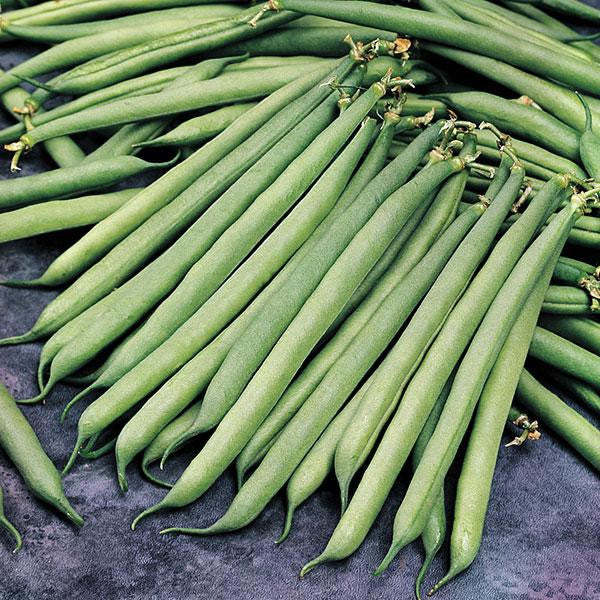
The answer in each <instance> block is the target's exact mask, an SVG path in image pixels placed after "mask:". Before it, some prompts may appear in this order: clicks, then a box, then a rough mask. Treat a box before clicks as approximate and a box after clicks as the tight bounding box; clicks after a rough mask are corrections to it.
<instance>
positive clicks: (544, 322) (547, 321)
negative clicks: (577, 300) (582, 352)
mask: <svg viewBox="0 0 600 600" xmlns="http://www.w3.org/2000/svg"><path fill="white" fill-rule="evenodd" d="M540 325H541V327H543V328H544V329H549V330H550V331H552V332H554V333H556V334H558V335H560V336H561V337H563V338H566V339H567V340H570V341H571V342H574V343H575V344H578V345H579V346H582V347H583V348H585V349H586V350H589V351H590V352H594V353H595V354H600V323H599V322H598V321H596V320H593V319H588V318H584V317H569V316H562V315H560V316H559V315H542V316H541V318H540Z"/></svg>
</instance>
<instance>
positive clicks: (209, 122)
mask: <svg viewBox="0 0 600 600" xmlns="http://www.w3.org/2000/svg"><path fill="white" fill-rule="evenodd" d="M253 106H255V103H253V102H246V103H242V104H232V105H231V106H224V107H223V108H218V109H217V110H213V111H211V112H209V113H206V114H205V115H202V116H200V117H194V118H193V119H189V120H188V121H184V122H183V123H181V124H180V125H178V126H177V127H175V129H172V130H171V131H168V132H167V133H165V134H163V135H161V136H159V137H156V138H154V139H152V140H148V141H146V142H140V143H139V144H137V146H139V147H145V146H152V147H164V146H187V145H192V146H194V145H199V144H201V143H202V142H205V141H206V140H209V139H211V138H213V137H214V136H215V135H217V134H219V133H221V132H222V131H223V130H224V129H226V128H227V127H229V125H231V123H233V121H235V120H236V119H237V118H238V117H239V116H241V115H243V114H244V113H245V112H247V111H248V110H249V109H250V108H252V107H253Z"/></svg>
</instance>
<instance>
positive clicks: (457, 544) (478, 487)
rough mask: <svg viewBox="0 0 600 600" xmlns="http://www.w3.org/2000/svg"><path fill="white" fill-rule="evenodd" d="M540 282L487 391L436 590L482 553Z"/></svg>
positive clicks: (543, 285) (471, 438)
mask: <svg viewBox="0 0 600 600" xmlns="http://www.w3.org/2000/svg"><path fill="white" fill-rule="evenodd" d="M547 271H548V269H546V272H547ZM539 279H540V281H539V282H538V283H536V285H535V288H534V290H533V291H532V293H531V296H530V297H529V300H528V302H527V304H526V305H525V307H524V310H523V311H522V312H521V314H520V315H519V316H518V318H517V320H516V322H515V324H514V325H513V327H512V329H511V331H510V333H509V335H508V337H507V339H506V341H505V342H504V346H503V347H502V350H501V351H500V353H499V354H498V358H497V360H496V363H495V364H494V367H493V369H492V370H491V372H490V375H489V377H488V380H487V382H486V384H485V387H484V388H483V391H482V392H481V398H480V399H479V404H478V407H477V412H476V413H475V418H474V421H473V424H472V426H471V432H470V435H469V442H468V445H467V451H466V454H465V459H464V461H463V465H462V468H461V472H460V478H459V480H458V485H457V488H456V502H455V509H454V522H453V525H452V536H451V539H450V568H449V570H448V573H447V574H446V575H445V576H444V577H443V578H442V579H441V580H440V582H439V583H437V584H436V585H435V587H434V588H433V589H434V590H438V589H439V588H440V587H442V586H443V585H445V584H446V583H448V582H449V581H450V580H451V579H453V578H454V577H456V576H457V575H458V574H459V573H460V572H462V571H464V570H465V569H466V568H467V567H468V566H469V565H470V564H471V563H472V562H473V561H474V560H475V557H476V556H477V553H478V551H479V547H480V545H481V539H482V537H483V526H484V523H485V515H486V512H487V507H488V502H489V498H490V493H491V487H492V479H493V476H494V470H495V467H496V461H497V458H498V451H499V448H500V441H501V438H502V433H503V431H504V424H505V422H506V419H507V417H508V412H509V409H510V407H511V404H512V402H513V398H514V395H515V391H516V389H517V384H518V382H519V375H520V373H521V370H522V369H523V365H524V364H525V359H526V358H527V350H528V348H529V343H530V342H531V337H532V336H533V330H534V328H535V323H536V321H537V319H538V316H539V313H540V308H541V303H542V301H543V298H544V295H545V292H546V287H547V285H548V281H547V277H546V278H544V277H543V274H542V276H540V278H539Z"/></svg>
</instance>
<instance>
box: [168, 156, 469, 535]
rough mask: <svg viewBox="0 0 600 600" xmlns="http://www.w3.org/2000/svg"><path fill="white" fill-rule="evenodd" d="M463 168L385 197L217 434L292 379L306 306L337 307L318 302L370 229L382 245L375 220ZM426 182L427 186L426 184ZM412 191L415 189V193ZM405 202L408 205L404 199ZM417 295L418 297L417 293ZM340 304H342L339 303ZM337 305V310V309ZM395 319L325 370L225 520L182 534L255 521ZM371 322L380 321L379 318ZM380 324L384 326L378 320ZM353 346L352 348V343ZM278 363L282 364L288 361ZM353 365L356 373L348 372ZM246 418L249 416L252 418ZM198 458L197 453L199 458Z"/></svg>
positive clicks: (437, 168)
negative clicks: (370, 342) (260, 390)
mask: <svg viewBox="0 0 600 600" xmlns="http://www.w3.org/2000/svg"><path fill="white" fill-rule="evenodd" d="M449 163H450V164H449ZM452 163H454V164H452ZM464 164H465V163H464V162H463V160H462V159H461V158H452V159H448V160H444V161H441V162H439V163H437V164H434V165H432V166H431V167H430V168H429V169H427V170H425V171H422V172H421V173H419V174H418V175H417V176H416V177H415V178H414V179H412V180H411V181H409V182H408V183H406V184H405V185H404V186H402V187H401V188H399V190H397V191H396V192H395V193H393V194H392V195H391V196H389V198H388V199H387V200H386V201H385V202H384V203H383V204H382V205H381V208H380V209H379V210H378V211H377V212H376V213H375V215H374V217H373V218H372V219H371V220H370V221H369V222H368V223H367V225H366V226H365V227H364V228H363V229H362V230H361V231H360V232H359V233H358V234H357V235H356V236H355V238H354V239H353V241H352V242H351V243H350V245H349V246H348V247H347V248H346V250H345V251H344V252H343V253H342V254H341V255H340V258H338V260H337V261H336V263H335V265H334V266H333V267H332V268H331V269H330V270H329V272H328V274H327V275H326V276H325V277H324V278H323V280H322V281H321V283H320V284H319V286H317V288H316V289H315V292H313V294H312V295H311V297H310V299H309V300H308V301H307V302H306V304H305V305H304V306H303V307H302V309H301V310H300V312H299V313H298V314H297V316H296V318H295V319H294V320H293V321H292V323H291V324H290V326H289V327H288V328H287V329H286V331H285V333H284V334H283V335H282V336H281V338H280V339H279V340H278V342H277V344H276V345H275V346H274V348H273V351H272V352H271V353H270V354H269V355H268V357H267V359H266V360H265V361H264V362H263V364H262V365H261V366H260V368H259V370H258V371H257V373H256V374H255V376H254V377H253V379H252V381H251V383H250V384H249V385H248V386H247V387H246V389H245V390H244V392H243V394H242V396H241V397H240V399H239V400H238V402H237V403H236V404H235V405H234V407H233V408H232V409H231V410H230V412H229V413H228V414H227V415H226V417H225V418H224V419H223V421H222V422H221V424H220V425H219V427H218V428H217V429H216V430H215V431H216V432H219V428H220V427H224V426H227V425H228V426H229V427H231V422H229V423H227V421H228V420H229V417H230V415H232V411H234V410H236V409H237V408H239V410H245V411H246V412H245V413H242V414H248V409H249V408H250V410H252V411H253V412H254V411H256V404H255V403H254V402H256V401H254V402H253V403H252V404H250V405H249V406H248V405H247V404H246V402H247V398H248V397H251V396H250V393H252V392H253V393H254V394H256V392H255V391H254V390H253V387H254V386H261V387H265V384H266V385H269V383H270V382H269V383H266V382H265V380H261V375H263V374H265V375H267V376H268V377H270V378H272V379H274V380H275V381H276V384H275V385H279V386H280V385H282V384H280V383H279V381H278V379H279V378H280V377H282V376H283V377H285V378H288V377H289V378H291V377H290V375H289V373H290V371H292V370H293V369H294V370H295V369H297V366H296V362H295V361H296V360H298V358H297V357H294V353H297V350H296V349H295V348H294V345H293V344H292V343H291V340H292V339H299V332H298V329H297V328H299V327H303V328H305V329H304V331H306V330H307V329H308V331H309V332H310V329H309V327H310V328H312V327H314V326H313V325H312V323H311V324H310V325H308V327H307V320H305V318H304V317H305V313H306V312H309V311H311V310H313V306H311V304H312V303H313V302H314V303H318V305H319V306H320V307H321V308H323V307H324V306H328V308H331V307H333V309H334V310H335V309H336V308H337V307H336V304H335V302H336V300H335V299H333V300H331V301H330V304H328V303H326V302H323V300H322V297H323V296H322V295H323V294H328V295H329V294H331V292H329V291H328V290H329V289H335V290H336V292H339V290H340V286H339V285H338V282H339V279H337V278H336V279H335V285H331V282H330V278H331V274H332V273H336V270H337V268H339V269H342V268H343V269H344V272H345V273H348V263H347V262H345V261H346V260H352V264H354V268H355V269H356V272H357V273H358V274H359V275H360V273H361V271H360V269H362V268H364V267H363V266H362V265H361V264H360V260H356V248H357V246H358V247H360V248H361V250H360V252H361V256H362V257H363V260H365V259H366V257H365V250H364V246H362V245H361V244H362V243H364V241H365V240H366V239H369V240H371V242H372V240H373V239H375V237H376V236H374V235H373V233H372V230H373V228H377V229H379V230H380V234H381V235H380V238H381V240H382V241H383V240H385V236H386V235H389V233H385V232H381V224H380V223H379V222H378V221H379V220H380V219H382V220H383V221H384V222H385V223H386V224H389V223H390V222H393V221H394V220H395V218H394V217H393V216H390V215H393V211H394V208H395V209H396V210H398V209H400V210H402V209H405V210H406V208H407V205H409V204H410V202H411V201H413V202H418V201H419V200H420V201H422V200H423V199H424V198H426V197H428V196H429V195H430V194H431V190H432V189H435V188H436V187H437V186H438V185H439V182H440V179H439V178H440V176H441V175H440V174H441V173H444V172H445V173H446V177H448V176H449V175H450V174H451V173H452V172H458V171H459V170H460V169H461V168H464ZM461 165H462V166H461ZM438 173H439V174H438ZM436 180H437V181H436ZM426 181H427V183H425V182H426ZM442 181H443V177H442ZM416 190H418V192H417V191H416ZM409 198H410V200H408V199H409ZM357 201H358V200H357ZM400 207H402V208H400ZM463 222H464V221H463ZM384 231H385V230H384ZM461 234H463V235H461V236H460V239H462V237H463V236H464V230H463V231H461ZM453 242H454V244H453V246H454V247H456V245H457V243H458V241H457V240H455V239H454V240H453ZM448 254H450V253H446V254H445V256H446V257H447V256H448ZM421 293H423V292H422V290H421ZM331 296H333V294H331ZM339 301H340V300H338V302H339ZM341 302H343V299H342V300H341ZM337 306H339V304H338V305H337ZM342 306H343V304H342ZM390 306H396V307H397V304H396V302H390ZM337 310H339V308H337ZM390 312H393V311H390ZM398 312H399V313H400V315H403V316H404V317H406V316H407V314H408V312H409V311H406V310H405V307H404V306H402V307H401V308H398ZM388 314H389V312H387V311H386V316H387V315H388ZM323 317H324V318H325V319H327V318H328V317H327V315H326V314H325V315H323V313H321V318H323ZM377 317H380V315H377ZM329 319H331V317H329ZM396 319H397V320H396V321H395V322H394V323H391V324H387V322H385V324H384V325H383V327H385V328H386V329H387V330H386V331H385V332H384V334H382V335H381V336H380V339H378V340H377V346H376V347H373V348H369V347H368V346H367V345H366V344H365V343H364V339H362V338H361V340H360V341H359V340H358V338H355V340H354V341H353V346H354V347H353V348H352V350H351V348H350V346H349V347H348V348H347V350H346V352H345V353H344V355H342V357H340V359H338V363H339V362H343V367H344V368H341V367H339V368H335V369H330V370H329V371H328V373H327V375H326V376H325V377H324V378H323V380H322V381H321V383H320V384H319V386H318V387H317V388H316V389H315V391H314V392H313V393H312V394H311V396H310V397H309V399H308V400H307V401H306V402H305V403H304V404H303V405H302V406H301V407H300V409H299V410H298V412H297V413H296V415H294V417H293V418H292V419H291V420H290V422H289V423H288V424H287V425H286V427H285V428H284V429H283V431H282V432H281V434H280V435H279V437H278V438H277V439H276V440H275V442H274V444H273V446H272V447H271V449H270V450H269V452H268V453H267V454H266V456H265V457H264V459H263V460H262V461H261V463H260V465H258V467H257V468H256V470H255V471H254V472H253V473H252V475H251V476H250V477H249V478H248V480H247V481H246V482H245V483H244V484H243V486H242V488H241V489H240V491H239V492H238V494H237V495H236V497H235V498H234V500H233V502H232V504H231V505H230V507H229V509H228V510H227V512H226V513H225V515H224V516H223V517H221V518H220V519H219V520H218V521H217V522H216V523H215V524H213V525H212V526H210V527H208V528H207V529H203V530H190V531H187V530H186V532H188V533H195V534H214V533H218V532H223V531H231V530H234V529H238V528H240V527H243V526H245V525H247V524H248V523H249V522H251V521H252V520H254V519H255V518H256V516H257V515H258V514H260V512H261V511H262V509H263V508H264V507H265V506H266V504H267V503H268V502H269V500H270V499H271V498H272V497H273V496H274V495H275V494H276V493H277V491H278V490H279V489H280V488H281V487H282V486H283V485H284V484H285V482H286V481H287V479H288V478H289V477H290V475H291V474H292V472H293V470H294V469H295V468H296V466H297V465H298V464H299V463H300V462H301V460H302V458H303V457H304V456H305V455H306V453H307V452H308V450H309V449H310V447H311V446H312V444H313V443H315V442H316V440H317V439H318V437H319V436H320V435H321V433H322V432H323V431H324V429H325V428H326V427H327V425H328V424H329V422H330V421H331V420H332V419H333V417H334V416H335V414H336V412H337V411H338V410H339V408H340V407H341V405H342V404H343V403H344V400H345V399H346V398H347V397H348V396H349V395H350V393H351V392H352V390H353V389H354V388H355V387H356V385H357V383H358V381H359V380H360V379H361V376H362V375H363V374H364V373H365V366H366V365H367V363H370V364H372V362H373V360H374V359H375V358H376V357H377V354H378V353H379V352H381V349H382V348H383V347H385V343H384V338H385V337H386V336H388V335H389V334H390V331H391V330H394V329H396V328H397V326H398V323H399V322H400V321H401V317H400V316H398V317H396ZM375 320H376V321H379V319H375ZM381 320H382V321H385V320H384V319H383V317H382V319H381ZM329 322H331V321H329ZM378 324H379V326H380V327H381V323H380V322H379V323H378ZM321 327H322V326H321ZM325 328H326V326H325ZM322 330H324V329H322ZM369 333H370V331H369ZM292 335H293V336H295V338H292V337H291V336H292ZM315 337H316V336H315ZM365 337H366V339H370V336H369V335H368V334H366V335H365ZM300 339H301V338H300ZM312 339H314V338H308V339H307V340H301V341H302V342H303V343H305V344H307V345H308V344H311V342H312ZM388 339H389V338H388ZM355 341H356V344H354V342H355ZM313 345H314V342H313ZM278 346H279V347H278ZM356 346H361V347H362V348H363V352H361V356H360V357H357V358H354V357H355V354H356ZM284 348H290V349H291V352H289V356H286V352H285V351H284ZM353 351H354V352H353ZM306 354H308V352H307V351H306V350H303V353H302V354H301V355H300V356H301V357H302V356H304V357H305V356H306ZM290 357H291V358H290ZM281 359H287V361H286V360H281ZM301 360H302V358H300V361H301ZM285 362H287V364H288V367H287V369H288V371H287V372H286V371H285V370H284V369H285V368H286V367H285V366H284V363H285ZM273 363H276V367H275V368H273ZM354 366H356V367H357V368H356V369H355V370H354V371H353V370H352V369H353V367H354ZM330 375H331V377H330ZM288 382H289V379H288V381H286V384H287V383H288ZM278 389H280V388H278ZM266 391H267V393H268V392H270V391H271V390H270V389H269V388H266ZM271 393H272V392H271ZM280 393H281V392H280ZM265 397H266V398H268V396H266V394H265V395H264V396H263V397H262V398H260V400H259V401H263V402H264V398H265ZM255 398H256V396H255ZM253 400H254V398H253ZM245 404H246V405H245ZM262 410H264V409H262ZM250 414H251V415H252V413H250ZM252 416H253V415H252ZM263 418H264V417H263ZM251 433H253V431H251ZM214 435H215V434H213V436H214ZM246 435H247V434H246ZM211 439H212V438H211ZM205 448H206V446H205ZM226 451H227V452H228V453H229V452H230V451H231V450H230V449H229V448H226ZM201 455H202V452H201V454H200V455H199V456H201ZM180 481H181V480H180ZM174 489H175V488H173V490H174ZM178 531H179V532H182V531H183V530H181V529H178Z"/></svg>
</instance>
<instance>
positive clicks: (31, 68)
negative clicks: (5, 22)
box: [0, 21, 189, 92]
mask: <svg viewBox="0 0 600 600" xmlns="http://www.w3.org/2000/svg"><path fill="white" fill-rule="evenodd" d="M182 27H183V28H184V29H185V28H187V27H189V24H187V25H186V24H182V23H181V22H175V23H170V22H169V21H165V22H161V23H159V24H151V25H149V26H137V27H135V28H130V29H118V30H115V31H108V32H106V33H100V34H97V35H92V36H88V37H84V38H79V39H74V40H70V41H67V42H63V43H62V44H59V45H58V46H54V47H53V48H49V49H48V50H45V51H44V52H40V53H39V54H37V55H35V56H34V57H32V58H30V59H29V60H26V61H24V62H22V63H21V64H19V65H18V66H16V67H13V68H12V69H10V70H9V71H7V72H6V73H4V74H3V75H1V76H0V92H4V91H6V90H9V89H11V88H13V87H15V86H16V85H19V83H21V79H20V77H23V76H25V77H36V76H38V75H43V74H44V73H50V72H51V71H55V70H57V69H60V68H63V67H68V66H71V65H74V64H80V63H82V62H84V61H86V60H88V59H90V58H94V57H98V56H99V57H102V56H103V55H105V54H106V53H107V52H111V51H115V50H119V49H120V48H128V47H130V46H133V45H134V44H138V43H140V42H146V43H147V42H149V41H151V40H153V39H154V38H156V36H158V35H167V34H168V33H172V32H174V31H180V30H181V29H182ZM5 29H7V30H9V31H10V27H7V28H5Z"/></svg>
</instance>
